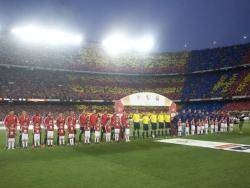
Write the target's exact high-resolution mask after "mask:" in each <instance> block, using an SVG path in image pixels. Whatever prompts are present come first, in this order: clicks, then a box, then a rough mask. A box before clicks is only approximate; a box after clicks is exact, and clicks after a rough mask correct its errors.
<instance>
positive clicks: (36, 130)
mask: <svg viewBox="0 0 250 188" xmlns="http://www.w3.org/2000/svg"><path fill="white" fill-rule="evenodd" d="M34 133H35V134H40V133H41V127H40V126H39V125H35V126H34Z"/></svg>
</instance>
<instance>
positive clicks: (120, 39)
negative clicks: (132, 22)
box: [102, 33, 131, 55]
mask: <svg viewBox="0 0 250 188" xmlns="http://www.w3.org/2000/svg"><path fill="white" fill-rule="evenodd" d="M102 45H103V46H104V48H105V49H106V50H107V51H108V52H109V53H111V54H113V55H116V54H119V53H122V52H125V51H127V50H128V49H129V48H130V46H131V41H130V40H129V39H128V38H127V37H126V36H125V35H124V34H122V33H116V34H113V35H111V36H109V37H107V38H106V39H105V40H103V42H102Z"/></svg>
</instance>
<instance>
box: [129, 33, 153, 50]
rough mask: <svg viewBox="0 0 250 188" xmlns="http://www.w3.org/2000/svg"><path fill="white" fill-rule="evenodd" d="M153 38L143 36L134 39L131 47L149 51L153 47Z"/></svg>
mask: <svg viewBox="0 0 250 188" xmlns="http://www.w3.org/2000/svg"><path fill="white" fill-rule="evenodd" d="M153 46H154V39H153V37H151V36H144V37H142V38H140V39H138V40H134V44H133V48H134V50H136V51H138V52H149V51H151V50H152V49H153Z"/></svg>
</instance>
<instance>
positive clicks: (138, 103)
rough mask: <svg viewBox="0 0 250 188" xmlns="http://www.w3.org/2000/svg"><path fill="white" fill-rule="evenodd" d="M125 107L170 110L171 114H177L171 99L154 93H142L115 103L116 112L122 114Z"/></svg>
mask: <svg viewBox="0 0 250 188" xmlns="http://www.w3.org/2000/svg"><path fill="white" fill-rule="evenodd" d="M125 106H131V107H161V108H165V107H166V108H168V109H169V111H170V113H171V114H172V113H175V112H176V104H175V103H174V102H173V101H172V100H170V99H169V98H167V97H165V96H163V95H160V94H157V93H152V92H140V93H134V94H131V95H128V96H126V97H123V98H122V99H120V100H117V101H115V106H114V108H115V112H116V113H117V114H121V113H122V112H123V110H124V107H125Z"/></svg>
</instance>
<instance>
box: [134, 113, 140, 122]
mask: <svg viewBox="0 0 250 188" xmlns="http://www.w3.org/2000/svg"><path fill="white" fill-rule="evenodd" d="M132 119H133V122H134V123H139V122H140V114H133V116H132Z"/></svg>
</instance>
